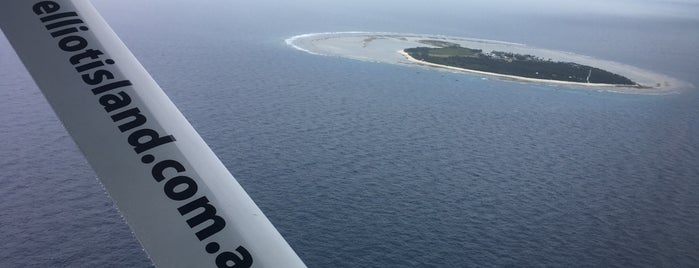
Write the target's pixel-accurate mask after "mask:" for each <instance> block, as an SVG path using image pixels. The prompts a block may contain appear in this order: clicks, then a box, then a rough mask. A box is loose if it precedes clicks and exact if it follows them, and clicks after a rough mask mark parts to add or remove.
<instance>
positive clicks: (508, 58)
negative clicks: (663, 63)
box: [405, 40, 637, 86]
mask: <svg viewBox="0 0 699 268" xmlns="http://www.w3.org/2000/svg"><path fill="white" fill-rule="evenodd" d="M420 43H423V44H426V45H432V46H437V47H436V48H431V47H416V48H408V49H405V52H406V53H408V55H410V56H411V57H413V58H415V59H417V60H420V61H425V62H429V63H434V64H439V65H446V66H451V67H457V68H463V69H469V70H476V71H482V72H489V73H496V74H504V75H513V76H519V77H526V78H535V79H546V80H556V81H566V82H577V83H593V84H613V85H625V86H635V85H637V84H636V83H634V82H633V81H631V80H630V79H628V78H626V77H624V76H621V75H618V74H615V73H611V72H608V71H605V70H602V69H599V68H595V67H591V66H587V65H581V64H577V63H573V62H558V61H551V60H546V59H542V58H539V57H536V56H532V55H522V54H515V53H510V52H501V51H493V52H490V53H483V51H482V50H480V49H471V48H466V47H461V46H460V45H459V44H455V43H451V42H445V41H438V40H421V41H420Z"/></svg>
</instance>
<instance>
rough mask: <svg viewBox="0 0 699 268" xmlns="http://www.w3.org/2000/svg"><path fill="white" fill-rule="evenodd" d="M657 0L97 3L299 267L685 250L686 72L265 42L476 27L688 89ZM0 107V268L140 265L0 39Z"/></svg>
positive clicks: (683, 36)
mask: <svg viewBox="0 0 699 268" xmlns="http://www.w3.org/2000/svg"><path fill="white" fill-rule="evenodd" d="M142 2H145V3H142ZM500 2H502V1H500ZM539 2H542V1H539ZM543 2H545V1H543ZM621 2H622V3H624V1H621ZM658 2H660V1H648V0H646V1H637V2H634V4H630V5H631V6H630V7H633V8H629V10H631V11H628V12H623V13H622V14H608V13H604V12H599V10H597V9H594V8H591V9H589V10H587V9H584V8H583V9H582V10H579V11H580V14H578V13H576V12H578V11H575V12H574V11H569V10H568V11H566V10H558V9H553V8H551V10H550V11H546V8H544V9H543V10H544V11H541V9H536V10H534V9H531V10H529V9H526V8H525V9H523V10H521V9H519V8H521V7H520V6H516V8H507V6H505V5H500V8H493V7H489V6H486V5H484V4H483V5H481V4H479V3H480V2H478V1H476V3H475V4H474V3H472V6H469V5H464V4H453V3H450V2H449V1H436V2H435V3H433V5H432V6H429V7H423V6H422V5H418V4H417V3H416V4H411V3H407V4H406V3H399V2H395V3H393V2H379V3H375V2H368V1H359V2H351V3H350V2H347V3H326V2H325V1H313V0H307V1H300V2H296V1H291V2H289V3H275V2H273V1H258V2H255V3H235V2H228V1H206V3H199V4H197V5H195V6H192V4H191V3H187V2H184V1H119V2H118V3H109V2H107V1H96V2H95V4H96V6H97V7H98V9H99V10H100V11H102V12H103V15H104V16H105V18H106V19H107V20H108V21H109V22H110V23H111V25H112V27H113V28H114V29H115V31H116V32H117V34H119V35H120V36H121V38H122V39H123V40H124V41H125V42H126V44H127V45H128V46H129V47H130V48H131V49H132V51H133V52H134V54H135V55H136V56H137V58H139V59H140V60H141V62H142V63H143V64H144V66H145V67H146V69H147V70H149V72H150V73H151V74H152V75H153V77H154V78H155V79H156V81H158V82H159V83H160V85H161V86H162V87H163V89H164V90H165V91H166V92H167V93H168V95H169V96H170V97H171V99H172V100H173V101H174V102H175V104H176V105H177V106H178V107H179V108H180V109H181V110H182V112H183V113H184V114H185V116H186V117H187V118H188V119H189V120H190V122H191V123H192V124H193V125H194V127H195V128H196V129H197V130H198V131H199V132H200V134H201V135H202V137H203V138H204V139H205V140H206V141H207V143H208V144H209V145H210V146H211V147H212V149H213V150H214V151H215V152H216V153H217V154H218V156H219V157H220V158H221V160H222V161H223V162H224V164H226V166H227V167H228V168H229V169H230V170H231V172H232V173H233V175H234V176H235V177H236V179H237V180H238V181H239V182H240V183H241V184H242V185H243V187H244V188H245V189H246V190H247V191H248V193H249V194H250V195H251V197H252V198H253V200H255V201H256V202H257V204H258V205H259V206H260V208H261V209H262V210H263V211H264V212H265V214H266V215H267V216H268V217H269V218H270V220H271V221H272V222H273V223H274V224H275V226H276V227H277V228H278V229H279V230H280V232H281V233H282V235H283V236H284V237H285V238H286V239H287V240H288V241H289V243H290V244H291V246H292V247H293V248H294V249H295V250H296V251H297V253H298V254H299V256H300V257H301V258H302V259H303V260H304V261H305V262H306V264H307V265H308V266H309V267H500V266H561V267H568V266H586V267H590V266H603V267H696V266H699V243H697V241H699V213H698V211H699V195H698V194H696V193H697V192H699V164H698V163H699V105H697V103H699V90H698V89H696V88H688V89H687V90H685V91H684V92H682V93H680V94H673V95H663V96H645V95H630V94H616V93H607V92H596V91H590V90H580V89H574V88H567V87H560V86H551V85H542V84H528V83H520V82H510V81H499V80H496V79H492V78H490V79H489V78H484V77H481V76H474V75H465V74H456V73H450V72H441V71H432V70H427V69H423V68H414V67H408V66H399V65H390V64H381V63H373V62H364V61H357V60H351V59H344V58H339V57H323V56H316V55H311V54H308V53H305V52H302V51H298V50H295V49H293V48H291V47H289V46H287V45H286V44H285V43H284V40H285V39H286V38H288V37H290V36H293V35H297V34H303V33H310V32H327V31H351V30H358V31H390V32H413V33H432V34H444V35H451V36H463V37H474V38H483V39H493V40H503V41H509V42H516V43H524V44H529V45H532V46H536V47H541V48H548V49H555V50H563V51H571V52H575V53H578V54H583V55H590V56H594V57H597V58H602V59H608V60H613V61H618V62H622V63H625V64H631V65H635V66H638V67H641V68H645V69H650V70H653V71H657V72H660V73H664V74H667V75H671V76H673V77H676V78H678V79H682V80H685V81H688V82H690V83H693V84H694V85H699V78H697V77H696V72H697V70H699V55H697V51H699V32H697V31H696V29H699V20H697V19H695V18H691V16H682V14H685V13H681V12H680V13H677V14H679V15H677V16H670V15H667V14H666V13H658V14H656V13H653V12H654V11H653V10H656V9H654V8H652V7H655V5H656V4H657V3H658ZM496 3H499V2H496ZM592 3H595V2H594V1H593V2H592ZM399 4H401V5H399ZM450 5H455V8H448V7H450ZM667 6H670V7H672V6H679V7H677V10H689V11H694V12H693V13H692V12H688V11H685V12H686V13H689V14H698V13H697V12H696V11H697V10H699V8H697V5H696V4H693V3H692V2H682V1H675V2H672V3H668V4H667ZM644 7H647V8H645V9H644ZM658 10H659V11H658V12H661V11H663V9H658ZM632 11H633V12H632ZM629 12H630V13H629ZM648 12H651V14H650V15H649V14H648ZM672 14H676V13H672ZM0 103H1V104H2V105H0V126H2V127H0V151H1V152H2V154H1V155H0V171H2V172H1V173H0V174H2V175H0V235H1V236H2V237H3V238H2V242H0V267H39V266H48V267H151V266H152V265H151V264H150V262H149V260H148V258H147V255H146V254H145V252H143V250H142V249H141V247H140V245H139V243H138V241H137V240H136V239H135V238H134V237H133V235H132V234H131V232H130V230H129V228H128V226H127V225H126V224H125V223H124V222H123V220H122V219H121V217H120V216H119V213H118V211H117V210H116V209H115V208H114V206H113V204H112V202H111V200H110V199H109V198H108V196H107V195H106V193H105V192H104V190H103V189H102V188H101V186H100V184H99V182H98V180H97V179H96V178H95V175H94V173H93V172H92V171H91V169H90V167H89V166H88V165H87V163H86V161H85V160H84V159H83V157H82V155H81V154H80V152H79V151H78V149H77V148H76V147H75V145H74V143H73V142H72V140H71V139H70V137H69V136H68V135H67V133H66V132H65V130H64V129H63V127H62V126H61V125H60V123H59V122H58V120H57V118H56V117H55V115H54V114H53V112H52V111H51V109H50V107H48V105H47V103H46V101H45V100H44V99H43V96H42V95H41V93H40V92H39V91H38V89H36V86H35V85H34V84H33V82H32V80H31V78H30V77H29V75H28V74H27V73H26V71H25V70H24V69H23V67H22V66H21V63H20V62H19V60H18V59H17V58H16V56H15V55H14V53H13V52H12V49H11V48H10V47H9V44H8V43H7V41H6V40H4V39H0Z"/></svg>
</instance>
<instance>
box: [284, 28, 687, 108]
mask: <svg viewBox="0 0 699 268" xmlns="http://www.w3.org/2000/svg"><path fill="white" fill-rule="evenodd" d="M423 40H439V41H447V42H452V43H456V44H459V45H461V46H462V47H468V48H473V49H481V50H483V51H504V52H512V53H516V54H529V55H534V56H537V57H540V58H544V59H550V60H553V61H562V62H574V63H578V64H582V65H588V66H593V67H597V68H600V69H603V70H606V71H609V72H612V73H616V74H619V75H622V76H625V77H627V78H629V79H631V80H632V81H634V82H636V83H637V84H638V85H637V86H624V85H614V84H597V83H580V82H568V81H559V80H547V79H537V78H528V77H520V76H514V75H506V74H498V73H490V72H483V71H477V70H469V69H463V68H458V67H452V66H445V65H439V64H434V63H429V62H424V61H420V60H417V59H414V58H412V57H410V55H408V54H407V53H405V52H404V49H407V48H412V47H420V46H423V47H424V46H428V47H429V46H430V45H427V44H425V43H422V42H421V41H423ZM285 41H286V43H287V44H288V45H289V46H291V47H293V48H295V49H297V50H301V51H304V52H306V53H310V54H314V55H321V56H337V57H343V58H350V59H356V60H362V61H372V62H381V63H389V64H399V65H408V66H424V67H428V68H434V69H435V70H443V71H455V72H461V73H466V74H474V75H483V76H488V77H494V78H499V79H502V80H506V81H522V82H531V83H545V84H552V85H561V86H570V87H580V88H581V89H584V88H587V89H594V90H597V91H610V92H617V93H632V94H653V95H662V94H674V93H678V92H680V91H682V90H685V89H689V88H693V87H694V86H693V85H692V84H690V83H687V82H684V81H681V80H678V79H675V78H672V77H669V76H667V75H664V74H660V73H656V72H652V71H648V70H645V69H641V68H637V67H634V66H630V65H626V64H622V63H618V62H613V61H608V60H601V59H596V58H593V57H589V56H584V55H578V54H575V53H570V52H564V51H555V50H549V49H540V48H534V47H529V46H527V45H525V44H519V43H511V42H504V41H496V40H484V39H475V38H463V37H450V36H441V35H427V34H404V33H403V34H402V33H383V32H374V33H372V32H327V33H310V34H302V35H297V36H293V37H290V38H288V39H286V40H285Z"/></svg>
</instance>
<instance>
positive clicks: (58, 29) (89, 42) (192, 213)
mask: <svg viewBox="0 0 699 268" xmlns="http://www.w3.org/2000/svg"><path fill="white" fill-rule="evenodd" d="M0 27H1V28H2V31H3V32H4V34H5V36H7V38H8V40H9V41H10V43H11V44H12V46H13V47H14V49H15V51H16V52H17V54H18V55H19V57H20V59H21V60H22V62H23V63H24V66H25V67H26V68H27V70H28V71H29V73H30V74H31V75H32V77H33V78H34V81H35V82H36V84H37V85H38V86H39V88H40V89H41V91H42V92H43V94H44V96H45V97H46V99H47V100H48V102H49V103H50V105H51V107H52V108H53V110H54V111H55V112H56V114H57V115H58V117H59V118H60V120H61V122H62V123H63V125H64V126H65V128H66V129H67V130H68V132H69V133H70V135H71V136H72V137H73V139H74V140H75V142H76V143H77V145H78V147H80V150H81V151H82V152H83V154H84V155H85V157H86V158H87V160H88V162H89V163H90V165H91V166H92V168H93V169H94V170H95V172H96V173H97V175H98V176H99V179H100V181H101V182H102V184H103V185H104V186H105V188H106V189H107V191H108V192H109V195H110V196H111V198H112V199H114V201H115V203H116V204H117V206H118V208H119V211H120V212H121V214H122V215H123V216H124V218H125V219H126V221H127V222H128V224H129V226H130V227H131V229H132V230H133V232H134V233H135V235H136V237H137V238H138V240H139V241H140V243H141V244H142V245H143V247H144V248H145V250H146V252H147V253H148V255H149V256H150V258H151V260H152V261H153V263H154V264H156V265H157V266H159V267H305V265H304V264H303V262H302V261H301V260H300V259H299V257H298V256H297V255H296V253H295V252H294V251H293V250H292V249H291V247H289V245H288V244H287V242H286V241H285V240H284V238H282V236H281V235H280V234H279V232H278V231H277V230H276V229H275V228H274V226H273V225H272V224H271V223H270V222H269V220H268V219H267V218H266V217H265V215H264V214H263V213H262V211H260V209H259V208H258V207H257V206H256V205H255V203H254V202H253V201H252V200H251V199H250V197H249V196H248V195H247V194H246V193H245V191H244V190H243V188H242V187H241V186H240V185H239V184H238V182H236V180H235V179H234V178H233V176H232V175H231V174H230V173H229V172H228V170H227V169H226V168H225V167H224V165H223V164H222V163H221V161H220V160H219V159H218V158H217V157H216V156H215V155H214V153H213V152H212V151H211V149H210V148H209V147H208V146H207V145H206V143H205V142H204V141H203V140H202V139H201V137H200V136H199V135H198V134H197V132H196V131H195V130H194V129H193V128H192V126H191V125H190V124H189V123H188V122H187V120H186V119H185V118H184V116H183V115H182V114H181V113H180V111H179V110H178V109H177V108H176V107H175V105H174V104H173V103H172V102H171V101H170V99H168V97H167V96H166V95H165V93H164V92H163V91H162V89H160V87H159V86H158V84H156V82H155V81H154V80H153V78H151V76H150V75H149V74H148V73H147V72H146V70H145V69H144V68H143V66H141V64H140V63H139V62H138V61H137V60H136V58H135V57H134V56H133V55H132V54H131V52H130V51H129V50H128V48H126V46H125V45H124V44H123V43H122V42H121V40H119V38H118V37H117V36H116V34H115V33H114V32H113V31H112V30H111V29H110V28H109V26H108V25H107V23H106V22H105V21H104V20H103V19H102V18H101V16H100V15H99V14H98V13H97V11H96V10H95V9H94V7H93V6H92V5H91V4H90V3H89V2H88V1H86V0H55V1H38V0H5V1H3V2H2V4H0Z"/></svg>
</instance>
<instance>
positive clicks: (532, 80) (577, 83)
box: [398, 50, 638, 88]
mask: <svg viewBox="0 0 699 268" xmlns="http://www.w3.org/2000/svg"><path fill="white" fill-rule="evenodd" d="M398 53H400V54H401V55H403V56H404V57H405V58H406V59H408V60H409V61H411V62H414V63H417V64H420V65H427V66H432V67H436V68H444V69H449V70H454V71H459V72H466V73H474V74H480V75H487V76H495V77H501V78H509V79H514V80H518V81H527V82H542V83H554V84H562V85H575V86H592V87H615V88H619V87H624V88H638V87H637V86H623V85H615V84H599V83H580V82H570V81H560V80H549V79H537V78H530V77H523V76H516V75H507V74H499V73H491V72H484V71H478V70H472V69H465V68H459V67H454V66H448V65H441V64H436V63H431V62H427V61H421V60H418V59H416V58H413V57H412V56H410V54H408V53H407V52H405V50H399V51H398Z"/></svg>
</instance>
